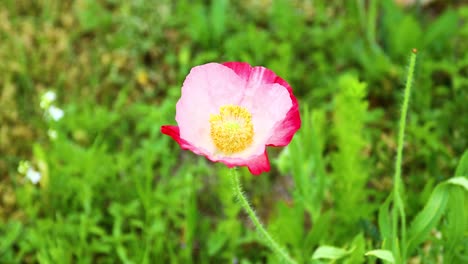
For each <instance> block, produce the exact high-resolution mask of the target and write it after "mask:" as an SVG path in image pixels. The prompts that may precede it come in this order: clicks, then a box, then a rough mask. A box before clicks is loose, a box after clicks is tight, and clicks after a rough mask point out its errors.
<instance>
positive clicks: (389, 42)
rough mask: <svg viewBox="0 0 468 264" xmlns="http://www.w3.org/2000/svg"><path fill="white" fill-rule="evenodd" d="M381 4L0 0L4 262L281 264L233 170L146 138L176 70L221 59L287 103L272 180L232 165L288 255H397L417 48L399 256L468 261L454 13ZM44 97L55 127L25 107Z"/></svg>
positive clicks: (170, 92) (175, 82)
mask: <svg viewBox="0 0 468 264" xmlns="http://www.w3.org/2000/svg"><path fill="white" fill-rule="evenodd" d="M395 2H396V1H392V0H384V1H377V0H370V1H361V0H359V1H345V2H344V1H338V0H333V1H313V2H312V1H305V0H293V1H286V0H266V1H247V0H241V1H228V0H223V1H188V0H182V1H169V0H138V1H120V0H100V1H90V0H77V1H28V0H16V1H14V0H4V1H0V39H1V40H2V41H1V42H0V237H1V239H0V263H154V262H155V261H157V262H161V263H227V262H231V263H276V262H277V258H276V257H275V256H274V254H273V252H271V250H269V248H268V247H267V245H265V244H263V242H262V240H261V239H260V238H259V237H258V235H257V233H256V232H255V229H254V227H253V226H252V225H251V224H249V221H247V219H246V215H245V214H244V213H242V211H241V210H240V206H239V204H238V203H236V200H235V199H234V196H233V193H232V188H231V187H230V183H231V178H230V174H229V173H228V170H227V169H226V168H224V167H223V166H222V165H219V164H216V165H215V164H211V163H210V164H208V163H207V162H206V161H205V160H203V159H201V158H200V157H196V156H195V155H193V154H191V153H187V152H183V151H180V150H179V149H178V147H177V146H176V144H175V143H173V142H172V141H170V140H169V138H167V137H164V136H163V135H161V133H160V125H162V124H169V123H173V119H174V112H175V111H174V110H175V103H176V100H177V98H178V97H179V94H180V86H181V84H182V81H183V79H184V77H185V76H186V74H187V73H188V71H189V70H190V68H191V67H193V66H195V65H198V64H202V63H206V62H209V61H229V60H235V61H247V62H249V63H251V64H254V65H264V66H266V67H268V68H271V69H273V70H274V71H275V72H276V73H278V74H279V75H280V76H281V77H283V78H284V79H285V80H287V81H288V82H289V83H290V84H291V86H292V87H293V89H294V92H295V94H297V95H298V97H299V101H300V102H299V103H300V107H301V113H302V115H301V117H302V127H301V129H300V130H299V132H298V134H297V135H296V136H295V137H294V138H293V141H292V142H291V144H290V145H289V146H288V147H286V148H284V149H282V150H280V149H273V150H271V151H270V153H269V154H270V158H271V160H272V171H271V172H270V173H268V174H264V175H261V176H260V177H255V178H254V177H252V176H251V175H248V172H247V170H245V169H239V170H238V171H239V173H240V174H241V175H240V176H242V177H241V178H240V179H241V181H242V185H243V187H244V190H245V194H246V196H248V197H249V198H250V200H251V203H252V207H253V208H255V209H256V214H257V215H258V217H259V218H260V219H261V221H262V222H263V223H264V224H265V225H266V227H267V229H268V231H269V232H270V233H271V234H272V236H273V237H274V238H275V239H277V240H278V241H280V242H281V243H280V244H281V245H282V246H284V247H285V249H287V250H288V251H289V252H290V254H291V256H292V257H293V258H294V259H295V260H297V261H298V262H299V263H329V262H331V263H376V260H375V259H376V258H381V259H384V260H390V259H391V258H394V255H393V254H394V252H393V251H392V247H391V246H390V244H389V241H391V240H392V239H393V238H392V237H391V236H392V234H393V233H392V226H393V223H392V219H391V214H390V212H391V209H392V206H391V205H392V203H391V202H392V201H391V193H392V177H391V175H392V174H393V173H394V162H395V156H396V155H395V153H396V148H397V143H396V135H397V128H398V123H397V122H398V117H399V116H400V112H399V109H400V102H401V101H402V100H401V98H402V94H403V92H402V91H403V89H402V86H403V80H404V77H405V76H406V68H405V67H406V58H407V56H408V54H409V52H410V51H411V49H412V48H418V49H419V53H418V54H419V55H418V62H417V64H416V68H415V72H414V80H413V92H412V95H411V104H410V106H409V109H408V111H409V113H408V115H409V117H408V120H407V123H406V126H407V129H406V140H405V144H404V145H403V146H404V155H403V160H402V179H403V182H402V184H403V185H404V190H405V196H404V197H403V198H404V199H403V202H404V204H405V211H406V217H405V219H406V222H407V226H408V230H407V231H408V232H407V237H408V239H407V241H406V243H403V244H399V247H400V250H405V251H406V253H407V257H408V259H409V260H410V261H412V262H414V263H437V260H440V259H443V261H444V262H445V263H464V262H467V257H466V256H467V250H468V248H467V245H468V243H467V239H466V233H467V230H468V229H467V225H466V223H468V221H467V219H468V207H467V202H466V197H467V195H466V194H467V191H466V179H467V176H468V173H467V172H468V170H467V168H468V165H467V160H468V154H467V151H466V150H467V145H468V141H467V140H468V130H467V129H468V118H466V115H464V113H466V112H468V108H467V106H468V105H467V104H466V98H468V74H467V69H468V53H467V52H466V50H467V49H468V46H467V45H468V26H467V24H466V23H465V22H466V21H467V20H468V8H467V7H466V6H464V5H463V4H461V3H458V2H456V1H452V2H451V1H446V2H443V1H433V3H432V4H429V5H422V6H421V5H419V4H414V5H409V6H406V7H402V6H398V5H396V4H395ZM49 90H51V91H55V92H56V94H57V99H56V102H55V103H56V104H57V106H58V107H60V108H61V109H63V110H64V113H65V115H64V117H63V118H62V119H60V120H53V119H51V118H50V117H49V116H48V115H46V114H45V113H44V109H41V107H40V101H41V95H43V94H44V93H45V92H46V91H49ZM51 132H54V133H55V134H54V133H51ZM22 160H28V161H30V163H31V166H33V167H34V169H36V170H37V171H39V172H40V173H41V175H42V178H41V181H40V183H39V184H37V185H34V184H33V183H31V182H30V181H29V180H28V179H27V178H25V176H24V175H22V174H20V173H19V172H18V171H17V167H18V164H19V162H20V161H22ZM457 165H458V167H457ZM452 176H453V177H452ZM366 252H367V255H368V256H367V257H365V254H366ZM396 259H398V258H396Z"/></svg>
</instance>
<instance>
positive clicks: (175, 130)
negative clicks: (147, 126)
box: [161, 126, 206, 155]
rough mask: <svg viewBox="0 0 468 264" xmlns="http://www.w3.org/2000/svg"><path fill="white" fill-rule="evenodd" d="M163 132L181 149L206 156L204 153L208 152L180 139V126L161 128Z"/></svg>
mask: <svg viewBox="0 0 468 264" xmlns="http://www.w3.org/2000/svg"><path fill="white" fill-rule="evenodd" d="M161 132H162V133H163V134H166V135H168V136H170V137H171V138H172V139H174V140H175V141H176V142H177V143H178V144H179V145H180V148H181V149H184V150H190V151H192V152H193V153H195V154H197V155H205V154H204V153H205V152H206V151H204V150H203V149H199V148H197V147H195V146H194V145H192V144H190V143H189V142H187V141H186V140H184V139H182V138H181V137H180V133H179V127H178V126H161Z"/></svg>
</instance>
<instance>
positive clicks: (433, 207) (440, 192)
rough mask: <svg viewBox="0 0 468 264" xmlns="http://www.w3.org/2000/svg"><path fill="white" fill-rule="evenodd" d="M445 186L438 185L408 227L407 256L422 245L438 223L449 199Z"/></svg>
mask: <svg viewBox="0 0 468 264" xmlns="http://www.w3.org/2000/svg"><path fill="white" fill-rule="evenodd" d="M446 187H447V186H446V184H439V185H437V187H436V188H435V189H434V191H433V192H432V194H431V196H430V197H429V201H428V202H427V203H426V205H425V206H424V209H423V210H422V211H421V212H419V213H418V215H417V216H416V217H415V218H414V220H413V222H412V223H411V225H410V229H409V232H408V237H409V240H408V244H407V248H408V251H407V252H408V254H409V255H411V253H412V251H413V250H414V249H415V248H416V247H417V246H418V245H419V244H420V243H422V242H423V241H424V240H425V239H426V238H427V236H428V235H429V233H430V232H431V230H432V229H434V227H435V226H436V225H437V224H438V223H439V220H440V218H441V217H442V215H443V213H444V211H445V208H446V206H447V201H448V198H449V195H448V192H447V188H446Z"/></svg>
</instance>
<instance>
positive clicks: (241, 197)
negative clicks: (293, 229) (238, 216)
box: [231, 169, 297, 264]
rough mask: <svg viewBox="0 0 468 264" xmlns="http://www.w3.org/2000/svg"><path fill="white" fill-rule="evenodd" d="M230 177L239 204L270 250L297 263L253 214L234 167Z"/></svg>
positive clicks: (287, 260)
mask: <svg viewBox="0 0 468 264" xmlns="http://www.w3.org/2000/svg"><path fill="white" fill-rule="evenodd" d="M231 174H232V175H231V177H232V186H233V188H234V194H235V195H236V197H237V199H239V202H240V204H241V205H242V207H243V208H244V210H245V211H246V212H247V214H248V215H249V217H250V220H252V222H253V224H254V225H255V227H256V228H257V231H258V232H259V233H260V234H261V237H262V239H263V240H264V241H265V242H266V243H267V245H268V246H269V247H270V249H271V250H273V251H274V252H275V253H276V254H277V255H278V256H279V257H280V258H282V259H283V260H284V261H285V262H286V263H290V264H297V262H296V261H294V260H293V259H292V258H291V257H290V256H289V254H288V253H287V252H286V251H285V250H284V249H283V248H281V247H280V246H279V245H278V243H276V241H275V240H273V238H272V237H271V236H270V234H269V233H268V232H267V231H266V229H265V228H264V227H263V225H262V223H261V222H260V220H259V219H258V217H257V215H256V214H255V212H254V210H253V209H252V207H251V206H250V203H249V202H248V201H247V198H245V196H244V192H243V191H242V187H241V184H240V181H239V173H238V172H237V170H236V169H231Z"/></svg>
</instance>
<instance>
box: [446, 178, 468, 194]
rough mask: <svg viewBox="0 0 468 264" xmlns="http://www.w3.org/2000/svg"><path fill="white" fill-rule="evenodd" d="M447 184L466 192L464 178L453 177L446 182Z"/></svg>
mask: <svg viewBox="0 0 468 264" xmlns="http://www.w3.org/2000/svg"><path fill="white" fill-rule="evenodd" d="M447 183H450V184H453V185H458V186H460V187H463V188H465V190H466V191H468V179H467V178H465V177H454V178H451V179H450V180H448V181H447Z"/></svg>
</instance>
